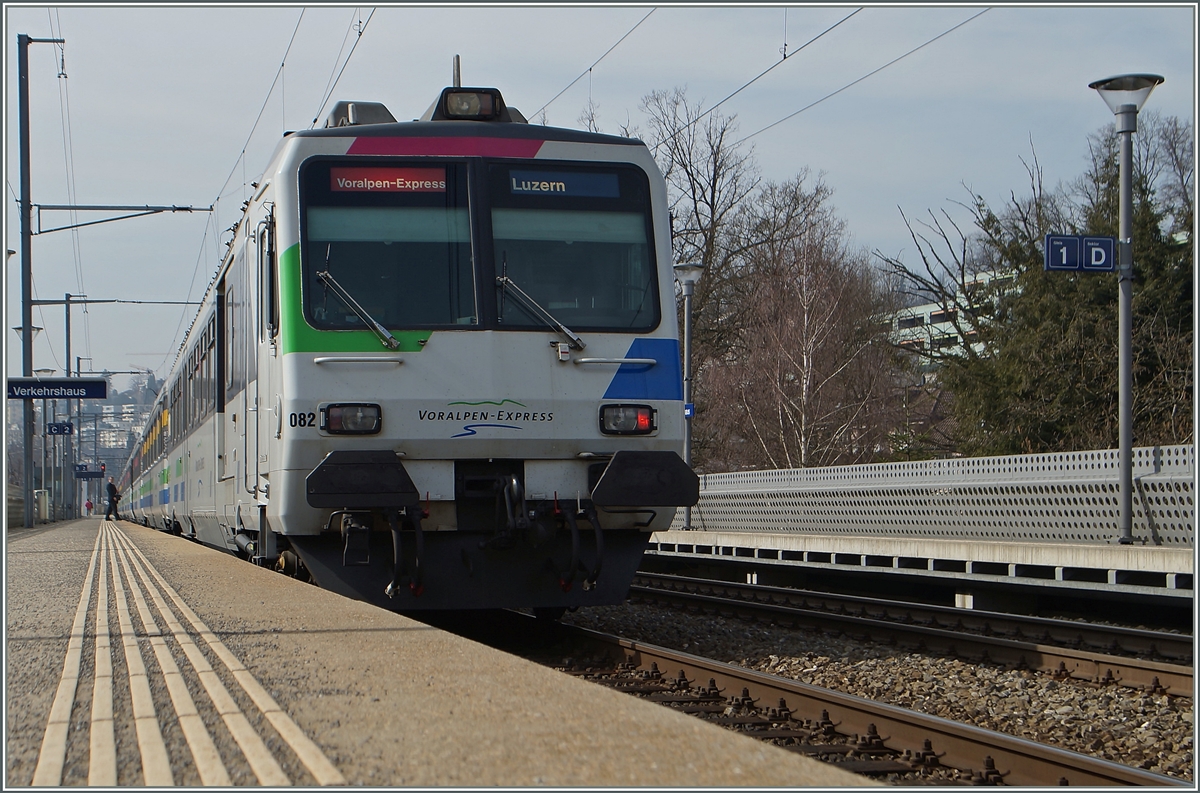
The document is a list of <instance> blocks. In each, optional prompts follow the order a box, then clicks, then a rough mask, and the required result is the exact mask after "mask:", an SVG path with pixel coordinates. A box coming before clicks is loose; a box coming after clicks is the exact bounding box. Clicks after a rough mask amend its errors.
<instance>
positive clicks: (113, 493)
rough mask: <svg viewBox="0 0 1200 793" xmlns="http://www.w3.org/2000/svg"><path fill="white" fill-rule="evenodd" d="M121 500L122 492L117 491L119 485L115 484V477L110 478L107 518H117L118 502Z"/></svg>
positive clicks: (105, 516) (105, 513)
mask: <svg viewBox="0 0 1200 793" xmlns="http://www.w3.org/2000/svg"><path fill="white" fill-rule="evenodd" d="M120 500H121V494H120V493H118V492H117V486H116V485H115V484H113V478H112V477H111V476H110V477H109V478H108V509H106V510H105V511H104V519H105V520H116V519H117V502H118V501H120Z"/></svg>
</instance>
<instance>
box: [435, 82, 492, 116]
mask: <svg viewBox="0 0 1200 793" xmlns="http://www.w3.org/2000/svg"><path fill="white" fill-rule="evenodd" d="M444 101H445V105H444V112H445V114H446V118H457V119H467V120H470V121H490V120H492V119H495V118H499V116H500V93H499V92H498V91H489V90H487V89H480V88H467V89H464V90H461V91H459V90H452V91H446V92H445V94H444Z"/></svg>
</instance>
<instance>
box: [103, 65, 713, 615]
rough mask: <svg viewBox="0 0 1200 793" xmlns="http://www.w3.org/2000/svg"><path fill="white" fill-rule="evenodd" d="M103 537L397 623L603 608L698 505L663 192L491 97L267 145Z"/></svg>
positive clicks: (461, 92)
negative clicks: (212, 563) (116, 518)
mask: <svg viewBox="0 0 1200 793" xmlns="http://www.w3.org/2000/svg"><path fill="white" fill-rule="evenodd" d="M250 194H251V197H250V198H249V199H248V200H246V201H245V202H244V205H243V213H242V215H241V217H240V219H239V220H238V222H237V224H236V225H235V226H233V227H232V229H231V230H230V233H231V239H230V240H229V242H228V243H227V246H226V249H225V252H224V255H223V257H222V260H221V264H220V266H219V268H218V269H217V272H216V274H215V276H214V277H213V279H212V281H211V282H210V285H209V287H208V289H207V291H206V293H205V295H204V298H203V301H202V304H201V306H200V308H199V310H198V312H197V314H196V316H195V319H194V321H193V322H192V324H191V326H190V328H189V330H188V332H187V334H186V336H185V339H184V341H183V343H182V345H181V346H180V349H179V353H178V355H177V357H176V359H175V362H174V364H173V365H172V368H171V371H170V373H169V374H168V375H167V377H166V378H165V380H164V382H163V386H162V389H161V391H160V392H159V394H158V397H157V401H156V403H155V405H154V407H153V409H152V410H151V412H150V414H149V418H148V420H147V423H146V425H145V427H144V428H143V430H142V431H141V433H140V437H139V440H138V442H137V443H136V445H135V448H134V449H133V452H132V454H131V456H130V458H129V460H128V462H127V463H126V465H125V467H124V469H123V470H122V472H121V478H120V482H119V489H120V491H121V493H122V494H123V498H122V500H121V502H120V512H121V517H122V518H123V519H126V520H131V521H134V522H137V523H141V524H143V525H146V526H151V527H154V528H157V529H160V530H163V531H168V532H172V533H174V534H178V535H181V536H184V537H187V538H190V539H192V540H195V541H198V542H200V543H203V544H205V545H207V546H211V547H213V548H217V549H220V550H222V551H226V552H228V553H233V554H238V555H240V556H242V557H244V558H246V559H247V560H249V561H251V562H253V563H255V564H258V565H260V566H269V567H273V568H274V569H277V570H279V571H280V572H282V573H284V574H287V575H291V576H295V577H297V578H301V579H303V580H307V581H311V582H313V583H315V584H317V585H319V586H321V587H322V588H326V589H329V590H332V591H335V592H339V593H341V594H343V595H346V596H348V597H352V598H356V599H360V600H365V601H368V602H371V603H374V604H376V605H379V606H381V607H384V608H388V609H391V610H396V611H421V610H426V609H429V610H437V609H441V610H445V609H483V608H523V609H533V610H534V612H535V613H537V614H539V615H546V614H549V615H552V616H553V615H556V614H561V613H562V612H563V610H565V609H574V608H577V607H579V606H589V605H608V604H614V603H620V602H622V601H623V600H624V598H625V597H626V595H627V593H628V589H629V584H630V582H631V581H632V578H633V575H634V573H635V571H636V569H637V567H638V565H639V563H640V561H641V558H642V554H643V551H644V550H645V548H646V546H647V544H648V542H649V538H650V535H651V533H652V532H655V531H660V530H665V529H666V528H667V527H668V526H669V525H670V524H671V521H672V519H673V518H674V515H675V512H676V509H677V508H679V507H685V506H691V505H694V504H695V503H696V501H697V500H698V497H699V480H698V478H697V476H696V474H695V473H694V472H693V471H692V469H691V468H690V466H689V465H688V464H687V463H686V462H685V461H684V459H683V449H684V433H685V416H684V409H685V405H684V402H683V386H682V374H681V369H682V367H681V358H680V343H679V333H678V323H677V319H676V308H675V306H676V302H675V282H674V277H673V267H672V257H671V225H670V216H669V209H668V199H667V189H666V184H665V182H664V179H663V176H662V173H661V172H660V170H659V168H658V167H657V165H656V164H655V161H654V158H653V156H652V155H651V153H650V151H649V150H648V148H647V147H646V145H645V144H644V143H643V142H641V141H639V140H637V139H635V138H629V137H620V136H613V135H605V134H600V133H595V132H588V131H582V130H572V129H565V128H556V127H550V126H545V125H535V124H530V123H528V122H527V120H526V119H525V118H524V117H523V116H522V115H521V113H520V111H518V110H517V109H516V108H514V107H510V106H508V105H507V104H506V103H505V101H504V98H503V97H502V95H501V93H500V91H499V90H498V89H495V88H464V87H461V86H457V85H456V86H454V87H450V88H446V89H444V90H442V91H441V93H440V95H439V96H438V97H437V99H436V100H435V101H434V102H433V104H432V105H431V106H430V108H429V109H428V110H427V111H426V112H425V113H424V115H422V116H421V117H420V118H419V119H414V120H413V121H411V122H397V121H396V119H395V117H394V116H393V115H392V114H391V112H390V111H389V110H388V109H387V107H386V106H385V105H384V104H382V103H378V102H350V101H339V102H337V103H336V104H335V105H334V106H333V109H332V110H331V111H330V113H329V116H328V118H327V119H326V120H325V123H324V126H323V127H320V128H313V129H309V130H302V131H297V132H289V133H285V135H284V136H283V138H282V139H281V140H280V142H279V143H278V145H277V146H276V149H275V151H274V153H273V155H272V157H271V159H270V162H269V164H268V166H267V167H266V169H265V170H264V171H263V174H262V176H261V177H260V179H259V181H257V182H254V183H253V184H252V185H251V191H250Z"/></svg>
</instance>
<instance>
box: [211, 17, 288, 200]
mask: <svg viewBox="0 0 1200 793" xmlns="http://www.w3.org/2000/svg"><path fill="white" fill-rule="evenodd" d="M304 11H305V9H303V8H301V9H300V16H299V17H298V18H297V19H296V27H295V28H293V29H292V37H291V38H290V39H288V45H287V48H286V49H284V51H283V58H281V59H280V61H279V68H278V69H276V70H275V79H273V80H271V87H270V88H268V89H267V95H266V97H264V98H263V104H262V107H260V108H259V109H258V115H257V116H255V117H254V123H253V124H252V125H251V126H250V134H249V135H247V136H246V142H245V143H244V144H242V150H241V152H240V153H239V154H238V159H237V161H236V162H234V164H233V167H232V168H231V169H229V175H228V176H226V177H225V181H224V182H222V184H221V187H220V189H219V190H217V200H218V201H219V200H221V198H222V195H221V192H222V191H223V190H224V189H225V188H226V187H228V186H229V180H230V179H232V178H233V175H234V174H235V173H237V168H238V164H239V163H241V161H242V160H243V159H245V157H246V149H247V148H249V146H250V141H251V140H253V138H254V133H255V131H257V130H258V122H259V121H261V120H262V116H263V111H265V110H266V109H267V103H269V102H270V101H271V93H272V92H273V91H274V90H275V84H276V83H278V82H279V75H280V74H281V73H282V72H283V67H284V66H285V65H286V64H287V57H288V53H290V52H291V51H292V44H293V43H295V41H296V33H298V32H299V30H300V23H301V22H302V21H303V20H304Z"/></svg>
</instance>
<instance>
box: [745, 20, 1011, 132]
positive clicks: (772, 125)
mask: <svg viewBox="0 0 1200 793" xmlns="http://www.w3.org/2000/svg"><path fill="white" fill-rule="evenodd" d="M988 11H991V8H990V7H989V8H985V9H983V10H982V11H980V12H979V13H978V14H975V15H974V16H972V17H970V18H969V19H965V20H963V21H962V22H959V23H958V24H957V25H955V26H954V27H952V28H950V29H949V30H945V31H943V32H941V33H939V34H938V35H936V36H934V37H933V38H931V39H929V40H928V41H926V42H925V43H924V44H921V45H919V46H917V47H913V48H912V49H911V50H909V51H908V52H906V53H904V54H903V55H901V56H899V57H897V58H893V59H892V60H890V61H888V62H887V63H885V64H884V65H882V66H880V67H879V68H878V69H875V70H873V71H870V72H868V73H866V74H864V75H863V76H862V77H859V78H858V79H857V80H854V81H852V82H849V83H846V84H845V85H843V86H842V87H841V88H839V89H837V90H836V91H832V92H830V93H828V94H826V95H825V96H823V97H821V98H820V99H818V100H817V101H815V102H812V103H810V104H808V105H805V106H804V107H802V108H800V109H799V110H797V111H796V112H794V113H789V114H788V115H786V116H784V117H783V118H781V119H779V120H778V121H776V122H774V123H771V124H768V125H767V126H765V127H763V128H762V129H760V130H758V131H757V132H754V133H751V134H749V135H747V136H746V137H744V138H742V139H741V140H739V141H736V142H735V143H734V144H733V145H734V146H737V145H739V144H741V143H745V142H746V141H748V140H750V139H751V138H753V137H755V136H756V135H761V134H762V133H764V132H766V131H767V130H769V129H771V128H772V127H777V126H779V125H780V124H782V123H783V122H785V121H787V120H789V119H792V118H795V117H796V116H798V115H800V114H801V113H803V112H804V111H806V110H810V109H812V108H814V107H816V106H817V105H819V104H821V103H822V102H824V101H825V100H826V99H831V98H833V97H835V96H837V95H838V94H840V93H841V92H842V91H845V90H846V89H847V88H850V87H852V86H855V85H858V84H859V83H861V82H862V81H863V80H866V79H867V78H868V77H872V76H874V75H876V74H879V73H880V72H881V71H883V70H884V69H886V68H888V67H889V66H893V65H895V64H896V63H899V62H900V61H902V60H904V59H905V58H907V57H908V56H909V55H912V54H913V53H914V52H917V51H918V50H922V49H924V48H925V47H928V46H929V45H930V44H932V43H934V42H935V41H937V40H938V39H940V38H943V37H945V36H948V35H950V34H951V33H953V32H954V31H956V30H958V29H959V28H961V27H962V26H963V25H966V24H967V23H968V22H973V21H974V20H976V19H978V18H979V17H981V16H983V15H984V14H986V13H987V12H988Z"/></svg>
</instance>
